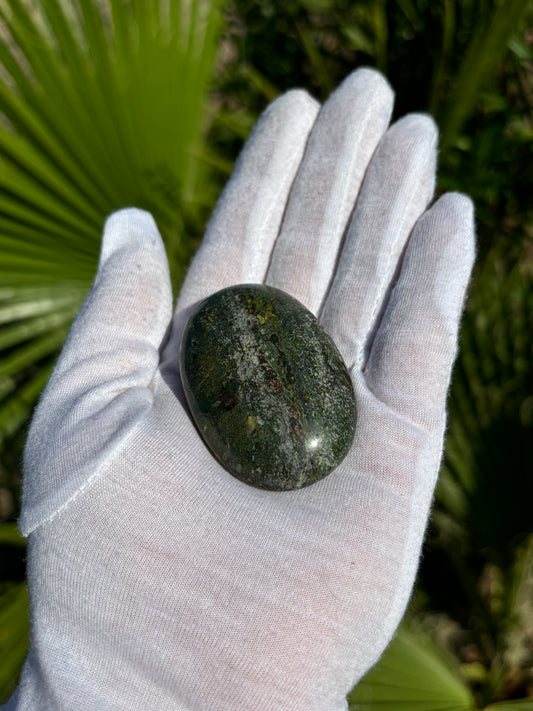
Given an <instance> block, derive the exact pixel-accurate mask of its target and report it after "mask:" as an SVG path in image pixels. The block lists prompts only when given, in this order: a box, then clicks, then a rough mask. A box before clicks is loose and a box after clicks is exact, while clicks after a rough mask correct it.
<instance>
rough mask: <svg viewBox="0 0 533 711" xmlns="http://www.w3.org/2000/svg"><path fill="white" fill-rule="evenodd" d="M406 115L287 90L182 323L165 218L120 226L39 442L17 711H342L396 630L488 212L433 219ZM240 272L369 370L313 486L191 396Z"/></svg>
mask: <svg viewBox="0 0 533 711" xmlns="http://www.w3.org/2000/svg"><path fill="white" fill-rule="evenodd" d="M392 103H393V95H392V91H391V89H390V87H389V86H388V84H387V83H386V81H385V80H384V79H383V77H382V76H381V75H380V74H378V73H377V72H375V71H373V70H369V69H361V70H358V71H356V72H355V73H354V74H352V75H351V76H349V77H348V78H347V79H346V80H345V82H344V83H343V84H342V85H341V86H340V87H339V88H338V89H337V90H336V91H335V92H334V93H333V95H332V96H331V97H330V99H329V100H328V101H327V102H326V103H325V104H324V106H323V107H322V108H320V107H319V106H318V104H317V103H316V102H315V101H314V100H313V99H311V98H310V97H309V96H308V95H307V94H306V93H305V92H303V91H293V92H289V93H287V94H285V95H284V96H282V97H280V98H279V99H278V100H276V101H275V102H274V103H273V104H272V105H271V106H270V107H269V108H268V109H267V110H266V112H265V113H264V114H263V116H262V118H261V119H260V121H259V123H258V125H257V127H256V129H255V130H254V132H253V134H252V136H251V137H250V139H249V141H248V143H247V145H246V146H245V148H244V150H243V152H242V154H241V157H240V158H239V161H238V163H237V165H236V168H235V172H234V174H233V177H232V178H231V180H230V182H229V184H228V186H227V188H226V190H225V191H224V193H223V195H222V197H221V199H220V201H219V204H218V206H217V208H216V210H215V212H214V215H213V217H212V220H211V222H210V224H209V226H208V229H207V232H206V235H205V238H204V240H203V243H202V245H201V247H200V249H199V251H198V253H197V255H196V257H195V259H194V261H193V264H192V265H191V267H190V270H189V272H188V275H187V278H186V280H185V283H184V285H183V288H182V290H181V294H180V296H179V299H178V302H177V306H176V308H175V311H174V313H173V314H172V295H171V287H170V280H169V274H168V265H167V261H166V257H165V252H164V247H163V244H162V241H161V238H160V236H159V234H158V232H157V228H156V226H155V223H154V221H153V219H152V218H151V216H150V215H148V214H147V213H145V212H142V211H140V210H136V209H134V208H130V209H126V210H123V211H120V212H118V213H115V214H114V215H112V216H111V217H110V218H109V219H108V221H107V223H106V226H105V230H104V237H103V243H102V252H101V259H100V264H99V268H98V273H97V276H96V279H95V282H94V286H93V289H92V291H91V292H90V294H89V296H88V298H87V301H86V303H85V305H84V307H83V308H82V310H81V312H80V314H79V316H78V317H77V319H76V321H75V323H74V325H73V327H72V331H71V333H70V336H69V338H68V341H67V343H66V344H65V347H64V349H63V352H62V354H61V356H60V359H59V361H58V364H57V366H56V368H55V371H54V373H53V375H52V377H51V379H50V382H49V384H48V386H47V388H46V390H45V393H44V394H43V396H42V398H41V401H40V403H39V406H38V408H37V411H36V413H35V416H34V419H33V422H32V426H31V428H30V433H29V436H28V441H27V447H26V452H25V473H24V491H23V510H22V515H21V519H20V527H21V530H22V532H23V533H24V535H28V536H29V551H28V580H29V587H30V600H31V647H30V652H29V655H28V659H27V661H26V665H25V667H24V670H23V674H22V678H21V681H20V685H19V688H18V690H17V692H16V694H15V696H14V697H13V698H12V700H11V702H10V703H9V705H8V708H9V709H12V710H16V711H30V710H31V711H35V710H37V709H38V710H39V711H58V710H60V711H63V710H65V711H74V710H76V711H93V710H96V709H97V710H98V711H108V710H109V711H111V710H112V711H115V710H124V711H125V710H130V709H143V711H178V710H179V711H207V710H209V711H210V710H216V711H245V710H248V709H250V710H252V709H253V710H254V711H257V710H258V709H260V710H261V711H341V710H343V709H346V708H347V703H346V695H347V693H348V692H349V690H350V689H351V688H352V687H353V686H354V684H355V683H356V682H357V681H358V680H359V679H360V678H361V677H362V675H363V674H364V673H365V672H366V671H367V670H368V669H369V668H370V667H371V666H372V665H373V664H374V663H375V661H376V660H377V659H378V658H379V656H380V655H381V654H382V652H383V650H384V649H385V647H386V645H387V644H388V643H389V641H390V640H391V638H392V636H393V635H394V632H395V630H396V627H397V625H398V623H399V621H400V619H401V617H402V615H403V613H404V611H405V607H406V605H407V602H408V598H409V595H410V592H411V589H412V586H413V581H414V577H415V573H416V570H417V566H418V561H419V555H420V549H421V544H422V540H423V536H424V531H425V527H426V523H427V519H428V514H429V510H430V506H431V501H432V496H433V491H434V486H435V481H436V477H437V472H438V468H439V463H440V458H441V453H442V440H443V433H444V427H445V399H446V393H447V389H448V385H449V380H450V372H451V367H452V363H453V359H454V357H455V352H456V344H457V331H458V323H459V320H460V315H461V310H462V305H463V301H464V295H465V291H466V287H467V283H468V280H469V276H470V271H471V267H472V263H473V259H474V226H473V209H472V204H471V202H470V200H469V199H468V198H466V197H464V196H462V195H459V194H447V195H445V196H444V197H442V198H440V199H439V200H438V201H437V202H436V203H435V204H434V205H433V207H431V208H429V209H428V205H429V203H430V201H431V199H432V196H433V190H434V178H435V163H436V144H437V132H436V128H435V125H434V123H433V121H432V120H431V119H430V118H429V117H427V116H422V115H410V116H406V117H405V118H403V119H401V120H400V121H398V122H397V123H396V124H395V125H393V126H392V127H391V128H387V127H388V123H389V120H390V116H391V110H392ZM319 108H320V110H319ZM239 282H240V283H244V282H262V283H268V284H272V285H274V286H277V287H279V288H282V289H284V290H286V291H288V292H289V293H291V294H292V295H294V296H296V297H297V298H298V299H300V300H301V301H302V302H303V303H304V304H306V305H307V306H308V307H309V308H311V309H312V310H313V311H314V312H315V313H316V314H318V315H319V316H320V318H321V320H322V322H323V323H324V324H325V326H326V328H327V330H328V332H329V333H330V335H331V336H332V337H333V339H334V340H335V342H336V343H337V345H338V346H339V348H340V350H341V352H342V354H343V356H344V358H345V361H346V363H347V364H348V365H349V367H350V372H351V375H352V378H353V383H354V388H355V392H356V401H357V428H356V435H355V441H354V444H353V447H352V449H351V451H350V452H349V454H348V456H347V457H346V459H345V460H344V462H343V463H342V464H341V465H340V466H339V467H338V469H337V470H336V471H335V472H333V473H332V474H331V475H330V476H328V477H326V478H325V479H324V480H322V481H320V482H318V483H316V484H314V485H312V486H310V487H308V488H305V489H302V490H299V491H291V492H268V491H262V490H259V489H255V488H252V487H250V486H248V485H246V484H244V483H242V482H240V481H238V480H237V479H235V478H234V477H232V476H231V475H230V474H229V473H228V472H227V471H225V470H224V469H223V468H222V467H221V466H220V465H219V464H218V463H217V462H216V461H215V459H214V457H213V456H212V455H211V454H210V452H209V451H208V450H207V449H206V447H205V445H204V444H203V442H202V441H201V439H200V438H199V435H198V433H197V431H196V429H195V427H194V424H193V423H192V421H191V418H190V415H189V413H188V410H187V408H186V406H185V404H184V399H183V393H182V391H181V386H180V381H179V373H178V349H179V343H180V335H181V331H182V329H183V325H184V322H185V320H186V318H187V314H188V313H190V309H191V307H192V306H193V305H194V304H195V303H196V302H198V300H199V299H202V298H203V297H205V296H207V295H209V294H211V293H213V292H214V291H216V290H218V289H220V288H222V287H225V286H229V285H231V284H235V283H239Z"/></svg>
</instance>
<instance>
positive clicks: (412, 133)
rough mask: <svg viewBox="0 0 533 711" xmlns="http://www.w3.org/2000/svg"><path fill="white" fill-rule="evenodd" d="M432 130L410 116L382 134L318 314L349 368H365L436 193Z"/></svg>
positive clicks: (427, 121)
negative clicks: (404, 257) (410, 242)
mask: <svg viewBox="0 0 533 711" xmlns="http://www.w3.org/2000/svg"><path fill="white" fill-rule="evenodd" d="M436 144H437V129H436V126H435V124H434V122H433V121H432V119H430V118H429V116H424V115H421V114H410V115H408V116H405V117H404V118H403V119H401V120H400V121H398V122H397V123H396V124H394V125H393V126H392V127H391V128H390V129H389V130H388V131H387V133H386V134H385V136H384V137H383V140H382V141H381V143H380V145H379V146H378V148H377V150H376V152H375V154H374V157H373V158H372V161H371V163H370V165H369V167H368V171H367V173H366V176H365V179H364V181H363V185H362V188H361V192H360V195H359V198H358V200H357V205H356V209H355V212H354V215H353V218H352V221H351V223H350V226H349V228H348V232H347V235H346V239H345V243H344V246H343V249H342V252H341V255H340V259H339V263H338V266H337V271H336V274H335V277H334V280H333V283H332V286H331V289H330V291H329V294H328V296H327V299H326V302H325V304H324V308H323V310H322V313H321V321H322V323H323V324H324V326H325V328H326V330H327V331H328V332H329V333H330V334H331V335H332V336H333V338H334V340H335V342H336V343H337V346H338V347H339V349H340V351H341V353H342V355H343V357H344V358H345V360H346V363H347V364H348V365H349V366H350V367H351V366H352V365H354V364H357V366H358V367H361V366H362V363H363V361H364V357H365V350H364V346H365V342H366V340H367V338H368V336H369V335H370V334H371V332H372V329H373V327H374V324H375V323H376V321H377V319H378V317H379V313H380V310H381V308H382V305H383V303H384V301H385V299H386V295H387V292H388V290H389V288H390V284H391V281H392V279H393V277H394V274H395V272H396V270H397V268H398V261H399V259H400V256H401V254H402V251H403V249H404V246H405V243H406V242H407V239H408V237H409V234H410V233H411V231H412V229H413V226H414V224H415V222H416V221H417V220H418V218H419V217H420V215H421V214H422V213H423V212H424V210H425V209H426V207H427V205H428V203H429V201H430V200H431V197H432V196H433V191H434V186H435V167H436Z"/></svg>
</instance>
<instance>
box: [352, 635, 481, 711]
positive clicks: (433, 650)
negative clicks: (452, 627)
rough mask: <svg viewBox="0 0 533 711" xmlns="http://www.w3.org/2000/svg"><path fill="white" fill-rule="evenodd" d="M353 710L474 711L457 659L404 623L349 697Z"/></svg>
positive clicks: (471, 698)
mask: <svg viewBox="0 0 533 711" xmlns="http://www.w3.org/2000/svg"><path fill="white" fill-rule="evenodd" d="M349 708H350V711H374V710H375V711H380V710H382V709H383V710H385V709H387V710H391V709H394V711H473V709H475V708H476V706H475V704H474V700H473V697H472V696H471V694H470V691H469V690H468V687H467V685H466V684H465V682H464V681H463V679H462V678H461V676H460V673H459V667H458V664H457V662H456V661H455V660H454V659H453V658H452V657H448V655H447V654H446V653H445V652H443V650H441V649H440V648H439V647H438V646H437V645H436V644H434V643H433V642H432V641H431V640H430V639H429V638H428V637H426V636H425V635H423V634H422V633H421V632H418V631H417V632H416V633H415V632H413V631H412V630H410V629H409V628H408V627H407V625H406V624H405V623H404V624H403V625H401V626H400V628H399V630H398V633H397V634H396V637H395V638H394V640H393V641H392V642H391V644H390V646H389V647H388V648H387V649H386V650H385V653H384V654H383V656H382V658H381V659H380V660H379V662H378V663H377V664H376V666H375V667H374V668H373V669H371V670H370V672H369V673H368V674H367V675H366V676H365V677H364V678H363V679H362V680H361V681H360V682H359V684H358V685H357V686H356V687H355V689H354V690H353V691H352V693H351V694H350V697H349Z"/></svg>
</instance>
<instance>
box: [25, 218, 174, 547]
mask: <svg viewBox="0 0 533 711" xmlns="http://www.w3.org/2000/svg"><path fill="white" fill-rule="evenodd" d="M171 313H172V294H171V286H170V276H169V271H168V263H167V259H166V255H165V249H164V246H163V242H162V240H161V237H160V236H159V233H158V231H157V227H156V224H155V222H154V220H153V219H152V217H151V215H150V214H148V213H147V212H144V211H142V210H136V209H127V210H122V211H120V212H117V213H115V214H113V215H112V216H111V217H110V218H109V219H108V220H107V222H106V225H105V229H104V237H103V242H102V249H101V256H100V263H99V267H98V272H97V275H96V279H95V282H94V285H93V288H92V289H91V292H90V293H89V295H88V297H87V300H86V301H85V304H84V305H83V307H82V309H81V311H80V313H79V315H78V317H77V318H76V320H75V321H74V324H73V326H72V329H71V332H70V334H69V337H68V339H67V342H66V344H65V347H64V349H63V352H62V353H61V356H60V358H59V360H58V362H57V365H56V367H55V369H54V372H53V373H52V376H51V378H50V381H49V383H48V385H47V387H46V390H45V393H44V395H43V397H42V398H41V400H40V403H39V406H38V408H37V410H36V412H35V415H34V418H33V421H32V424H31V428H30V432H29V435H28V440H27V443H26V451H25V457H24V469H25V472H24V486H23V508H22V515H21V519H20V528H21V531H22V532H23V533H24V534H28V533H30V532H31V531H32V530H33V529H35V528H36V527H37V526H39V525H40V524H41V523H43V521H46V520H51V519H52V518H53V516H54V515H55V514H56V513H57V512H58V511H60V510H61V509H62V508H64V507H65V506H67V505H68V503H69V502H70V501H71V500H72V499H73V498H74V497H75V496H76V495H77V494H78V493H79V492H80V491H82V490H83V489H84V488H85V487H86V486H87V485H88V484H89V483H90V482H91V481H92V480H93V479H94V477H96V476H97V475H98V474H99V472H100V471H101V468H102V464H103V463H104V462H105V461H107V460H108V459H109V458H110V457H112V456H113V455H114V453H115V452H116V451H117V450H118V448H119V447H120V446H121V444H122V442H123V441H124V440H125V439H126V438H127V437H128V436H129V434H130V433H131V432H132V431H133V429H134V427H135V425H136V423H137V422H138V421H139V419H140V418H141V417H142V416H143V414H144V413H145V412H146V411H147V410H148V409H149V408H150V407H151V404H152V392H151V390H150V384H151V382H152V378H153V376H154V373H155V371H156V369H157V367H158V364H159V351H158V349H159V347H160V345H161V341H162V339H163V337H164V334H165V332H166V329H167V328H168V324H169V321H170V318H171Z"/></svg>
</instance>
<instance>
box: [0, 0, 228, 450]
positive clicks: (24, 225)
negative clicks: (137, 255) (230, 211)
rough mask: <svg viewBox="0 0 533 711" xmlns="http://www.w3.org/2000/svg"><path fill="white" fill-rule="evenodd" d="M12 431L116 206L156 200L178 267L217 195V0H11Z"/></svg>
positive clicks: (6, 256)
mask: <svg viewBox="0 0 533 711" xmlns="http://www.w3.org/2000/svg"><path fill="white" fill-rule="evenodd" d="M0 24H1V27H2V32H1V34H0V255H1V258H0V442H1V440H2V439H3V438H5V437H6V436H9V435H11V434H13V433H14V432H16V431H17V429H18V428H19V427H20V426H21V425H22V424H24V423H25V421H26V420H27V417H28V412H29V408H30V407H31V405H32V404H33V403H34V401H35V399H36V397H37V396H38V394H39V392H40V390H41V389H42V386H43V384H44V382H45V381H46V377H47V375H48V373H49V371H50V368H51V366H52V363H53V361H54V358H55V356H56V354H57V351H58V348H59V347H60V345H61V343H62V342H63V340H64V338H65V335H66V333H67V330H68V326H69V324H70V322H71V321H72V318H73V316H74V315H75V313H76V311H77V310H78V309H79V306H80V304H81V303H82V300H83V298H84V295H85V294H86V292H87V289H88V287H89V285H90V283H91V280H92V278H93V274H94V270H95V265H96V261H97V257H98V251H99V242H100V236H101V230H102V225H103V222H104V219H105V217H106V216H107V215H109V214H110V213H111V212H112V211H114V210H115V209H118V208H121V207H125V206H129V205H136V206H138V207H142V208H145V209H148V210H150V211H151V212H152V213H153V215H154V217H155V219H156V221H157V223H158V226H159V228H160V230H161V232H162V234H163V237H164V239H165V241H166V245H167V251H168V253H169V258H170V262H171V270H172V272H173V278H174V280H176V281H177V280H179V278H180V275H181V272H182V270H183V268H184V266H185V264H186V261H187V259H188V257H189V256H190V254H191V251H192V240H191V239H190V237H188V236H187V235H186V233H185V227H184V224H190V222H191V220H193V216H194V215H196V214H198V211H200V210H202V208H203V205H204V204H206V203H207V204H208V203H209V202H210V201H211V199H212V194H211V192H210V188H209V184H208V182H207V181H206V179H205V178H206V172H205V171H206V169H207V168H206V161H202V162H201V161H200V160H199V158H198V156H200V155H201V154H202V139H203V133H204V129H205V117H206V112H205V105H204V104H205V97H206V91H207V87H208V83H209V81H210V78H211V74H212V69H213V62H214V56H215V49H216V41H217V36H218V31H219V29H220V13H219V7H218V2H217V0H199V1H198V2H191V3H189V2H178V1H177V2H170V3H169V2H164V1H163V0H136V2H134V3H132V2H127V0H101V1H100V0H83V1H82V0H78V1H69V2H64V1H61V0H40V2H35V3H27V2H23V1H22V0H1V1H0Z"/></svg>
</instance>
